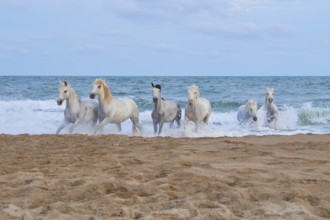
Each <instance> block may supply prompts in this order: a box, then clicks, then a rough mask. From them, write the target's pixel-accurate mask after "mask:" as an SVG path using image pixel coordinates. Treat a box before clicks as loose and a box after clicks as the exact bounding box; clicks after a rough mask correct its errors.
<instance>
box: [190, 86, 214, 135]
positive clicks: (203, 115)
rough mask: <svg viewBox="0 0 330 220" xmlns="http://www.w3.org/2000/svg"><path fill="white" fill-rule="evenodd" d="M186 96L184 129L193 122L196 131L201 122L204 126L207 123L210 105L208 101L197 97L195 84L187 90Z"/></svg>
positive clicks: (197, 92) (197, 91)
mask: <svg viewBox="0 0 330 220" xmlns="http://www.w3.org/2000/svg"><path fill="white" fill-rule="evenodd" d="M188 94H189V98H188V105H187V107H186V110H185V122H184V127H186V125H187V124H188V122H189V121H193V122H194V123H195V125H196V130H198V129H199V126H200V123H201V122H202V121H203V122H204V123H205V124H207V123H208V121H209V118H210V115H211V104H210V102H209V100H207V99H205V98H201V97H199V96H200V93H199V89H198V87H197V86H196V85H195V84H193V85H192V86H190V87H189V88H188Z"/></svg>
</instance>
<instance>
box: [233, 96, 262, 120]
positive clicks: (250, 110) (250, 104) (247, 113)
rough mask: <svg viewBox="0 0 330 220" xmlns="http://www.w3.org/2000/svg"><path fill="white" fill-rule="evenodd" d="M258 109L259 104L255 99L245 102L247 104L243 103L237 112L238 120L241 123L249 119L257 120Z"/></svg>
mask: <svg viewBox="0 0 330 220" xmlns="http://www.w3.org/2000/svg"><path fill="white" fill-rule="evenodd" d="M257 111H258V104H257V102H256V101H254V100H249V101H247V102H246V103H245V105H241V106H240V107H239V109H238V112H237V120H238V121H239V123H241V124H243V123H246V122H248V121H251V119H253V121H257V120H258V118H257Z"/></svg>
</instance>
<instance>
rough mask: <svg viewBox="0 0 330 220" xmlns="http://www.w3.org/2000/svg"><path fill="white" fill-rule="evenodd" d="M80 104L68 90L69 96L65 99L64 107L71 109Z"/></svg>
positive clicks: (75, 95)
mask: <svg viewBox="0 0 330 220" xmlns="http://www.w3.org/2000/svg"><path fill="white" fill-rule="evenodd" d="M79 103H80V97H79V96H78V95H77V94H76V92H75V91H74V90H73V89H70V96H69V98H68V99H67V102H66V106H67V107H68V108H72V107H73V106H74V105H76V104H79Z"/></svg>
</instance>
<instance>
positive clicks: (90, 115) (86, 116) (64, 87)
mask: <svg viewBox="0 0 330 220" xmlns="http://www.w3.org/2000/svg"><path fill="white" fill-rule="evenodd" d="M58 91H59V94H58V98H57V104H58V105H59V106H60V105H62V103H63V101H64V100H66V107H65V110H64V121H63V123H62V124H61V125H60V126H59V127H58V129H57V131H56V134H59V133H60V131H61V130H62V129H63V128H64V127H65V126H66V125H68V124H70V123H73V125H72V126H71V127H70V129H69V131H70V133H72V132H73V130H74V129H75V128H76V127H77V126H78V125H80V124H84V123H86V124H87V123H90V122H92V123H93V125H96V123H97V120H98V105H97V102H95V101H93V100H84V101H81V100H80V98H79V96H78V95H77V94H76V92H75V91H74V89H73V88H72V87H71V86H70V85H69V84H68V83H67V82H66V81H64V82H60V85H59V88H58Z"/></svg>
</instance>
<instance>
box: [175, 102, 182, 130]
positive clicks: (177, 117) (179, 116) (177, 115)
mask: <svg viewBox="0 0 330 220" xmlns="http://www.w3.org/2000/svg"><path fill="white" fill-rule="evenodd" d="M177 107H178V110H177V113H176V117H175V121H176V123H177V124H178V127H180V126H181V123H180V120H181V112H182V111H181V107H180V104H179V103H178V105H177Z"/></svg>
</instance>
